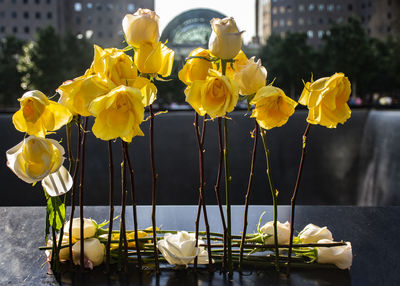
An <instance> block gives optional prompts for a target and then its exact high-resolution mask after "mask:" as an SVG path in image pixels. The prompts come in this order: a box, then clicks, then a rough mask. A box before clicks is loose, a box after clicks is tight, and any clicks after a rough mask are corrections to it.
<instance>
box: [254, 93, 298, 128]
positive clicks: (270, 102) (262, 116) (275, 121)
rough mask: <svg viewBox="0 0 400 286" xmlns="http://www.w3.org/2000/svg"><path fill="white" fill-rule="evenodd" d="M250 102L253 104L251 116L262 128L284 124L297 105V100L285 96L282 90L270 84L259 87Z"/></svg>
mask: <svg viewBox="0 0 400 286" xmlns="http://www.w3.org/2000/svg"><path fill="white" fill-rule="evenodd" d="M250 104H254V105H255V108H254V109H253V113H252V114H251V117H253V118H255V119H256V120H257V123H258V124H259V125H260V126H261V127H262V128H264V129H272V128H274V127H280V126H282V125H284V124H285V123H286V122H287V121H288V119H289V117H290V116H291V115H292V114H293V113H294V109H295V107H296V106H297V102H296V101H294V100H293V99H291V98H289V97H288V96H286V95H285V93H284V92H283V90H281V89H280V88H277V87H275V86H270V85H269V86H264V87H262V88H260V89H259V90H258V91H257V93H256V95H255V96H254V98H253V99H252V100H251V101H250Z"/></svg>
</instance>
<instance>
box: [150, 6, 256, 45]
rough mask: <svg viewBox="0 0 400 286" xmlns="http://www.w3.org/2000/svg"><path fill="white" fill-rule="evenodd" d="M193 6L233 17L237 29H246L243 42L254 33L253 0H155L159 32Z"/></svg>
mask: <svg viewBox="0 0 400 286" xmlns="http://www.w3.org/2000/svg"><path fill="white" fill-rule="evenodd" d="M195 8H208V9H212V10H216V11H218V12H220V13H222V14H224V15H226V16H232V17H233V18H235V20H236V24H237V25H238V27H239V30H245V31H246V32H245V33H244V34H243V40H244V42H245V43H247V42H249V41H250V40H251V37H253V36H254V34H255V23H254V22H255V17H254V10H255V1H254V0H250V1H243V0H155V10H156V13H157V14H158V15H159V16H160V32H162V31H163V29H164V28H165V26H166V25H167V24H168V23H169V22H170V21H171V20H172V19H173V18H175V17H176V16H177V15H179V14H181V13H182V12H185V11H187V10H191V9H195Z"/></svg>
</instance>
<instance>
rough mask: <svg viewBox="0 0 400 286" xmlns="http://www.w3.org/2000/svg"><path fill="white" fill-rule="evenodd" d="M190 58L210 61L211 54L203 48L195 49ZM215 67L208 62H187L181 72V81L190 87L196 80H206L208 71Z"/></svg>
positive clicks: (193, 60) (194, 60) (191, 60)
mask: <svg viewBox="0 0 400 286" xmlns="http://www.w3.org/2000/svg"><path fill="white" fill-rule="evenodd" d="M189 57H203V58H206V59H210V52H209V51H208V50H205V49H203V48H197V49H194V50H193V51H192V52H191V53H190V55H189ZM212 67H213V65H212V63H211V62H210V61H208V60H205V59H201V58H193V59H189V60H187V61H186V63H185V65H184V66H183V68H182V70H180V71H179V74H178V76H179V79H180V80H181V81H182V82H184V83H185V84H186V85H190V84H191V83H192V82H194V81H195V80H204V79H206V77H207V76H208V70H209V69H211V68H212Z"/></svg>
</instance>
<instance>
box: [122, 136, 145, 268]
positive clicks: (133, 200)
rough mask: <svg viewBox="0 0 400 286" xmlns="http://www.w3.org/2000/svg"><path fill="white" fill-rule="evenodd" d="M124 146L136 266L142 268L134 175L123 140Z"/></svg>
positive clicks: (126, 145)
mask: <svg viewBox="0 0 400 286" xmlns="http://www.w3.org/2000/svg"><path fill="white" fill-rule="evenodd" d="M122 144H123V146H124V156H125V160H126V162H127V163H128V169H129V174H130V178H131V197H132V209H133V227H134V229H135V246H136V253H137V258H138V267H139V269H140V270H141V269H142V257H141V255H140V245H139V235H138V226H137V225H138V222H137V212H136V195H135V177H134V172H133V168H132V165H131V159H130V157H129V150H128V143H126V142H123V143H122Z"/></svg>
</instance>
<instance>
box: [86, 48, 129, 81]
mask: <svg viewBox="0 0 400 286" xmlns="http://www.w3.org/2000/svg"><path fill="white" fill-rule="evenodd" d="M94 51H95V52H94V60H93V63H92V66H91V70H92V71H93V72H94V73H96V74H97V75H98V76H99V77H101V78H106V82H107V80H110V81H111V82H112V83H113V84H114V85H111V86H110V89H112V88H114V87H117V86H120V85H127V86H129V85H131V83H132V82H133V81H134V80H135V78H136V76H137V69H136V66H135V64H134V63H133V60H132V58H131V57H130V56H128V55H127V54H125V53H124V51H122V50H119V49H115V48H112V49H104V50H103V49H102V48H101V47H99V46H97V45H94Z"/></svg>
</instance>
